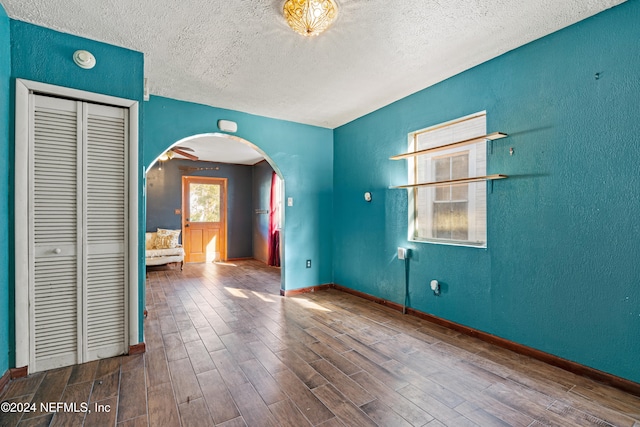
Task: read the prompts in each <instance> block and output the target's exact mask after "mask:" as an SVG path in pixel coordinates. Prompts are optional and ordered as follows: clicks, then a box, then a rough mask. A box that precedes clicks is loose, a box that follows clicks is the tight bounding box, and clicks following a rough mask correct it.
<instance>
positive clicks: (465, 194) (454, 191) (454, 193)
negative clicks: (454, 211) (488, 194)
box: [449, 184, 469, 202]
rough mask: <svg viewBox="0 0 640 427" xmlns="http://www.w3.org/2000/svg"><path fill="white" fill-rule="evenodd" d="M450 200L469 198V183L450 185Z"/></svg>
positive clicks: (464, 200) (460, 200)
mask: <svg viewBox="0 0 640 427" xmlns="http://www.w3.org/2000/svg"><path fill="white" fill-rule="evenodd" d="M449 188H451V200H452V201H456V202H466V201H467V200H469V184H457V185H452V186H450V187H449Z"/></svg>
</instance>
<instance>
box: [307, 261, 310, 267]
mask: <svg viewBox="0 0 640 427" xmlns="http://www.w3.org/2000/svg"><path fill="white" fill-rule="evenodd" d="M307 268H311V260H310V259H308V260H307Z"/></svg>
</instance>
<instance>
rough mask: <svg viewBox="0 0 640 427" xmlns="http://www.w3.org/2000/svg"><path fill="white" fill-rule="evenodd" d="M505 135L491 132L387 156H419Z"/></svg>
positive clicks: (393, 158)
mask: <svg viewBox="0 0 640 427" xmlns="http://www.w3.org/2000/svg"><path fill="white" fill-rule="evenodd" d="M507 136H508V135H507V134H506V133H502V132H493V133H490V134H488V135H484V136H478V137H476V138H471V139H465V140H464V141H458V142H452V143H451V144H446V145H441V146H439V147H433V148H427V149H425V150H420V151H414V152H411V153H404V154H398V155H396V156H393V157H389V158H390V159H391V160H401V159H406V158H409V157H415V156H420V155H422V154H426V153H433V152H435V151H442V150H448V149H450V148H456V147H461V146H463V145H469V144H475V143H476V142H481V141H486V140H487V139H488V140H491V141H493V140H496V139H501V138H506V137H507Z"/></svg>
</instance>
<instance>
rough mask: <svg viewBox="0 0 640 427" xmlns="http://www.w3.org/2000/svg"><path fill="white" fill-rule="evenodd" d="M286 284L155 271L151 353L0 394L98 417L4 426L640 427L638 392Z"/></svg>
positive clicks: (256, 275) (272, 277)
mask: <svg viewBox="0 0 640 427" xmlns="http://www.w3.org/2000/svg"><path fill="white" fill-rule="evenodd" d="M279 283H280V275H279V271H278V270H277V269H274V268H269V267H265V266H264V265H262V264H260V263H259V262H256V261H242V262H235V263H229V264H228V265H187V266H185V269H184V272H182V273H180V272H179V271H175V270H172V271H158V272H152V273H150V274H149V276H148V279H147V308H148V310H149V317H148V318H147V320H146V322H145V330H146V344H147V352H146V353H145V354H144V355H136V356H124V357H119V358H113V359H104V360H100V361H96V362H91V363H86V364H84V365H78V366H73V367H68V368H62V369H57V370H52V371H48V372H40V373H36V374H32V375H30V376H29V377H27V378H23V379H20V380H16V381H13V382H11V383H10V384H9V386H8V387H7V388H6V390H5V391H4V392H3V394H2V396H0V400H2V401H3V402H4V401H8V402H23V403H26V402H31V403H37V404H38V405H39V403H40V402H70V403H76V404H77V406H78V407H79V408H80V405H81V403H82V402H85V403H88V405H89V409H91V411H92V412H91V413H85V412H82V411H80V412H70V411H66V412H65V411H64V408H62V410H60V411H59V412H50V413H41V412H39V411H37V412H35V413H25V414H6V413H2V414H0V425H2V426H15V425H20V426H47V425H55V426H75V425H85V426H103V425H104V426H114V425H117V426H152V427H160V426H180V425H182V426H213V425H219V426H225V427H232V426H245V425H247V426H250V427H252V426H294V427H300V426H310V425H312V426H323V427H331V426H342V425H345V426H375V425H378V426H393V427H397V426H411V425H413V426H423V425H428V426H431V427H435V426H443V425H444V426H455V427H459V426H541V425H554V426H556V425H558V426H609V425H614V426H626V427H640V398H638V397H635V396H632V395H629V394H626V393H623V392H621V391H619V390H616V389H613V388H610V387H607V386H603V385H600V384H598V383H596V382H593V381H591V380H588V379H585V378H582V377H579V376H576V375H573V374H571V373H568V372H565V371H563V370H560V369H558V368H554V367H551V366H548V365H545V364H544V363H541V362H538V361H536V360H532V359H530V358H527V357H524V356H520V355H517V354H514V353H511V352H509V351H506V350H503V349H501V348H498V347H494V346H492V345H489V344H486V343H484V342H481V341H478V340H475V339H473V338H470V337H467V336H465V335H460V334H458V333H456V332H452V331H450V330H447V329H444V328H442V327H439V326H436V325H433V324H430V323H428V322H426V321H423V320H420V319H417V318H414V317H409V316H403V315H402V314H400V313H398V312H395V311H392V310H390V309H388V308H386V307H383V306H380V305H377V304H375V303H372V302H369V301H366V300H362V299H360V298H358V297H354V296H352V295H349V294H345V293H342V292H340V291H336V290H327V291H320V292H317V293H313V294H305V295H302V296H297V297H288V298H282V297H280V296H279ZM96 404H97V405H101V406H96ZM96 408H98V409H102V412H97V411H96ZM107 408H108V410H107ZM67 409H72V408H67Z"/></svg>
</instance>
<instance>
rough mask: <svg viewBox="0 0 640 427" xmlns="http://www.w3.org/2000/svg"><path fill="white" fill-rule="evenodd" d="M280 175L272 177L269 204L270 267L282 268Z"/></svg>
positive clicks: (274, 174)
mask: <svg viewBox="0 0 640 427" xmlns="http://www.w3.org/2000/svg"><path fill="white" fill-rule="evenodd" d="M277 185H278V175H277V174H276V173H275V172H273V174H272V175H271V200H270V203H269V262H268V264H269V265H273V266H276V267H280V230H279V229H278V228H277V227H278V200H277V190H278V189H277Z"/></svg>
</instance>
